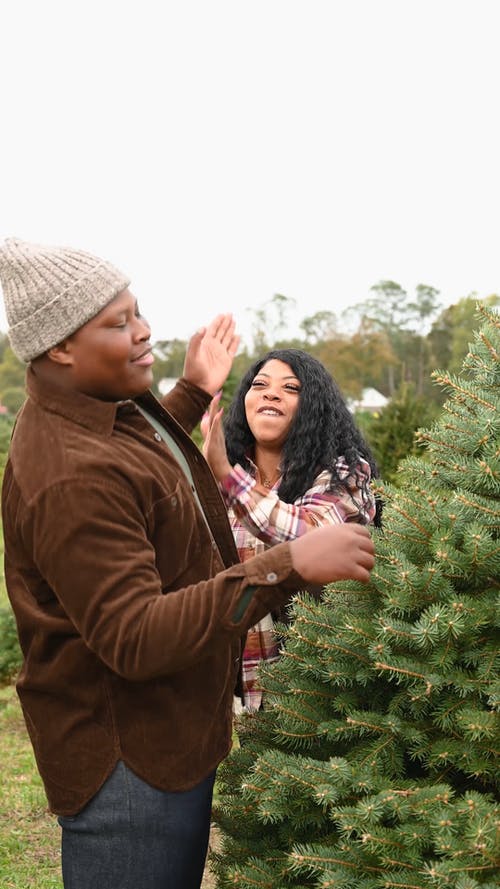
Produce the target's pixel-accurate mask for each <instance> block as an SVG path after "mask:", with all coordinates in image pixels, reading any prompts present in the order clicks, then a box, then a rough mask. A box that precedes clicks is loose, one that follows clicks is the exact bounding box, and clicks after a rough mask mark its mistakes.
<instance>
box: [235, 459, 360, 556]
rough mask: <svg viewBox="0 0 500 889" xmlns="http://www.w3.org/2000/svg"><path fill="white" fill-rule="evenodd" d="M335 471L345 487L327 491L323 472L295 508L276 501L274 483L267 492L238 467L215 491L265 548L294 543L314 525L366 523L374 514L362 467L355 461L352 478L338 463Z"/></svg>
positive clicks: (328, 477) (328, 476) (328, 478)
mask: <svg viewBox="0 0 500 889" xmlns="http://www.w3.org/2000/svg"><path fill="white" fill-rule="evenodd" d="M337 467H338V470H339V476H340V478H341V479H342V481H343V483H344V485H345V487H344V486H342V487H338V488H337V490H335V491H328V490H327V488H328V487H329V485H330V483H331V473H330V472H328V471H326V470H325V471H324V472H321V473H320V474H319V475H318V476H317V478H316V479H315V480H314V484H313V486H312V487H311V488H310V489H309V490H308V491H306V493H305V494H304V495H303V496H302V497H300V498H299V499H298V500H296V501H295V503H285V502H284V501H283V500H280V499H279V498H278V493H277V488H278V487H279V480H278V481H277V482H276V484H275V485H274V487H273V488H272V489H271V490H268V489H267V488H265V487H264V486H263V485H260V484H258V483H257V481H256V480H255V478H254V477H253V475H252V474H251V473H249V472H246V471H245V470H244V469H243V468H242V467H241V466H240V465H239V464H236V466H234V467H233V469H232V471H231V472H230V473H229V475H227V476H226V478H225V479H224V480H223V482H222V484H221V490H222V493H223V496H224V499H225V501H226V504H227V505H228V507H229V508H230V509H231V510H232V512H233V513H234V516H235V517H236V518H237V519H238V520H239V522H241V524H242V525H243V526H244V527H245V528H246V530H247V531H249V532H250V533H251V534H253V535H255V536H256V537H258V539H259V540H261V541H262V542H263V543H265V544H266V545H268V546H269V545H272V544H275V543H282V542H284V541H287V540H294V539H295V538H296V537H299V536H301V535H302V534H305V533H306V532H307V531H310V530H311V529H312V528H315V527H318V526H319V525H338V524H341V523H342V522H360V523H361V524H368V523H369V522H371V521H372V520H373V517H374V515H375V499H374V497H373V495H372V494H371V493H370V492H369V488H368V483H369V481H370V467H369V465H368V463H366V462H365V461H364V460H360V463H359V465H358V467H357V471H356V473H355V474H354V475H353V474H349V470H348V468H347V466H346V464H345V463H344V461H343V459H342V458H339V461H338V464H337ZM367 491H368V492H367Z"/></svg>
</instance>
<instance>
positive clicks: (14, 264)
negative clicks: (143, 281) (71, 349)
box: [0, 238, 130, 361]
mask: <svg viewBox="0 0 500 889" xmlns="http://www.w3.org/2000/svg"><path fill="white" fill-rule="evenodd" d="M0 282H1V284H2V290H3V298H4V303H5V312H6V315H7V321H8V323H9V330H8V335H9V340H10V344H11V347H12V351H13V352H15V354H16V355H17V357H18V358H20V359H21V361H31V359H32V358H36V357H37V356H38V355H42V354H43V353H44V352H46V351H47V349H50V348H51V347H52V346H55V345H57V343H60V342H61V341H62V340H64V339H65V338H66V337H67V336H70V334H72V333H74V332H75V330H78V328H79V327H82V325H83V324H86V322H87V321H90V319H91V318H93V317H94V315H97V313H98V312H100V311H101V309H103V308H104V306H106V305H107V304H108V303H109V302H110V301H111V300H112V299H113V297H114V296H116V294H117V293H120V291H121V290H125V289H126V287H128V285H129V284H130V280H129V278H127V277H126V275H124V274H123V273H122V272H120V271H118V269H116V268H114V266H112V265H111V264H110V263H109V262H105V261H104V260H102V259H98V257H96V256H92V255H91V254H90V253H84V251H83V250H73V249H72V248H71V247H43V246H41V245H40V244H29V243H26V242H25V241H19V240H18V239H17V238H9V239H7V240H6V241H5V243H4V244H3V245H2V246H0Z"/></svg>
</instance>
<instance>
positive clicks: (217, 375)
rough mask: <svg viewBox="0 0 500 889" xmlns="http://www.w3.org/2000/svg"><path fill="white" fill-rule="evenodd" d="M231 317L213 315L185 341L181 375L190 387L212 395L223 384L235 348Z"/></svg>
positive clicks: (237, 343)
mask: <svg viewBox="0 0 500 889" xmlns="http://www.w3.org/2000/svg"><path fill="white" fill-rule="evenodd" d="M235 326H236V325H235V322H234V320H233V316H232V315H217V317H216V318H214V320H213V321H211V322H210V324H209V325H208V326H207V327H202V328H200V330H198V331H197V332H196V333H195V334H193V336H192V337H191V339H190V340H189V343H188V347H187V350H186V358H185V360H184V371H183V374H184V376H185V378H186V379H187V380H189V382H190V383H194V385H195V386H199V388H200V389H204V390H205V392H208V393H209V394H210V395H215V393H216V392H217V390H218V389H220V388H221V386H222V385H223V383H224V382H225V380H226V378H227V375H228V373H229V371H230V370H231V367H232V366H233V359H234V356H235V355H236V351H237V349H238V346H239V342H240V338H239V336H237V335H236V334H235Z"/></svg>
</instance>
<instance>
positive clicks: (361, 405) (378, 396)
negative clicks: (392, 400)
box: [347, 386, 389, 414]
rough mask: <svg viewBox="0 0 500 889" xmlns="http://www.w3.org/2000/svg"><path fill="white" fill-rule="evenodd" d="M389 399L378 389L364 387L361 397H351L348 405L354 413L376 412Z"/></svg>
mask: <svg viewBox="0 0 500 889" xmlns="http://www.w3.org/2000/svg"><path fill="white" fill-rule="evenodd" d="M388 401H389V399H388V398H386V397H385V395H382V393H381V392H379V391H378V389H373V388H371V387H370V386H369V387H368V388H367V389H363V392H362V393H361V398H357V399H356V398H349V399H348V400H347V406H348V408H349V410H350V411H351V413H352V414H354V413H355V412H356V411H369V413H371V414H376V413H377V411H379V410H381V409H382V408H383V407H385V406H386V404H387V403H388Z"/></svg>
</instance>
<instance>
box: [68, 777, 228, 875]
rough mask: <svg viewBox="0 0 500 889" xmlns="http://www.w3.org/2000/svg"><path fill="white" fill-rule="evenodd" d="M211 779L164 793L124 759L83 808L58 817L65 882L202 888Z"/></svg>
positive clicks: (210, 801)
mask: <svg viewBox="0 0 500 889" xmlns="http://www.w3.org/2000/svg"><path fill="white" fill-rule="evenodd" d="M214 780H215V772H213V773H212V774H211V775H209V777H208V778H206V779H205V780H204V781H202V782H201V784H198V785H197V786H196V787H194V788H193V789H192V790H188V791H185V792H183V793H167V792H166V791H163V790H156V789H155V788H154V787H150V786H149V784H146V783H145V782H144V781H141V779H140V778H138V777H137V775H134V773H133V772H131V771H130V769H128V768H127V767H126V765H125V764H124V763H123V762H119V763H118V765H117V766H116V768H115V770H114V771H113V773H112V774H111V775H110V777H109V778H108V780H107V781H106V782H105V784H104V785H103V786H102V788H101V790H100V791H99V792H98V793H96V795H95V796H94V797H93V798H92V799H91V801H90V802H89V803H88V804H87V805H86V806H85V808H84V809H82V811H81V812H79V813H78V815H75V816H73V817H71V818H66V817H62V816H61V817H60V818H59V819H58V820H59V824H60V825H61V827H62V871H63V881H64V887H65V889H199V887H200V885H201V881H202V878H203V870H204V867H205V859H206V855H207V849H208V839H209V833H210V814H211V808H212V792H213V785H214Z"/></svg>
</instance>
